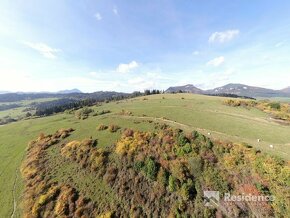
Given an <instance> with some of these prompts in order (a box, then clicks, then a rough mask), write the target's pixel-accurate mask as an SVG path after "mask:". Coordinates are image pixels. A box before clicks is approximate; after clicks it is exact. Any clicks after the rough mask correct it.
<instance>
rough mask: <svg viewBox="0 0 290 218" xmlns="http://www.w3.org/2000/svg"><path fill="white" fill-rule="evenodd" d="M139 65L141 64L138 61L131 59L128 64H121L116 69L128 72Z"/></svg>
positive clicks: (120, 71)
mask: <svg viewBox="0 0 290 218" xmlns="http://www.w3.org/2000/svg"><path fill="white" fill-rule="evenodd" d="M137 67H139V64H138V63H137V62H136V61H131V62H130V63H128V64H119V66H118V67H117V69H116V71H117V72H119V73H128V72H130V71H131V70H133V69H135V68H137Z"/></svg>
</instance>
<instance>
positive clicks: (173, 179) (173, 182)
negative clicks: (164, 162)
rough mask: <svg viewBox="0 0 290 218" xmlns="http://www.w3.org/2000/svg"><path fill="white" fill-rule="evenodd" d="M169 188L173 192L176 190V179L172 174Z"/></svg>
mask: <svg viewBox="0 0 290 218" xmlns="http://www.w3.org/2000/svg"><path fill="white" fill-rule="evenodd" d="M168 189H169V191H171V192H174V191H176V179H175V178H174V177H173V176H172V175H170V176H169V179H168Z"/></svg>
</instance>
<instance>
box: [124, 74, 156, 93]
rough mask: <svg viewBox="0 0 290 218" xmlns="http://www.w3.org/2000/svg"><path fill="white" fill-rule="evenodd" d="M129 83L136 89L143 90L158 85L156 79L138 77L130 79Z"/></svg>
mask: <svg viewBox="0 0 290 218" xmlns="http://www.w3.org/2000/svg"><path fill="white" fill-rule="evenodd" d="M128 84H129V85H131V86H133V87H134V89H136V90H139V91H143V90H145V89H153V88H154V87H155V86H156V81H154V80H148V79H147V78H141V77H136V78H133V79H129V80H128Z"/></svg>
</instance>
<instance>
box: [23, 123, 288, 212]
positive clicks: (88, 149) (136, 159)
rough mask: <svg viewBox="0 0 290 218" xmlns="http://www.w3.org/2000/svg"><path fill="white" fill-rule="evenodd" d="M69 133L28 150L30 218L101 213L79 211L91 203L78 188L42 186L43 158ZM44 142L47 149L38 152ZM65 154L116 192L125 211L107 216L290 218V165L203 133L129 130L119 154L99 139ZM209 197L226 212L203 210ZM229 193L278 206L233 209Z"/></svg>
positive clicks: (65, 148) (71, 145) (75, 144)
mask: <svg viewBox="0 0 290 218" xmlns="http://www.w3.org/2000/svg"><path fill="white" fill-rule="evenodd" d="M64 132H65V130H60V131H58V132H57V133H56V134H55V135H54V136H50V137H47V136H45V135H44V134H42V135H40V137H39V138H38V140H36V141H34V142H32V143H31V145H30V146H29V155H30V156H31V155H32V156H36V157H37V158H34V159H33V161H29V164H25V167H24V168H23V170H22V174H23V176H24V178H25V180H26V181H28V182H27V184H26V185H27V190H29V191H28V192H27V193H28V194H27V195H26V197H25V199H26V202H27V205H28V207H27V208H28V209H27V214H29V215H31V214H30V213H31V211H32V212H33V211H35V212H33V213H35V214H38V215H39V216H44V212H46V213H47V214H49V215H51V216H60V217H62V216H68V214H69V215H71V216H76V217H79V216H81V215H84V216H86V214H88V213H92V214H94V215H95V213H96V212H95V211H96V210H95V208H96V205H95V204H94V202H91V201H90V200H89V199H88V200H87V201H85V202H86V203H84V202H83V203H82V204H80V205H79V203H78V199H84V197H85V196H81V194H80V193H78V192H77V190H74V189H73V187H69V186H63V185H61V184H53V183H46V182H44V183H43V181H42V180H41V177H42V174H41V173H42V172H44V171H43V170H44V169H40V168H39V166H43V165H44V163H45V158H43V157H44V156H43V151H44V150H45V149H46V148H47V147H49V146H51V145H52V144H55V143H57V141H58V140H61V138H62V135H65V134H64ZM39 142H41V143H40V144H41V146H35V145H38V144H39ZM40 144H39V145H40ZM60 154H61V157H63V158H64V159H65V160H67V161H70V162H75V163H78V164H79V166H80V167H81V168H82V169H84V170H86V171H87V172H88V173H94V174H93V175H94V176H96V177H97V178H98V179H102V180H103V181H104V182H105V183H106V184H107V185H108V186H109V187H110V188H111V189H112V190H113V192H114V194H115V195H116V196H118V198H119V199H120V201H121V202H122V204H121V206H120V205H119V206H118V207H117V206H116V207H115V210H114V211H112V213H111V212H109V213H108V214H110V215H112V214H114V215H115V216H117V217H130V216H132V217H134V216H135V217H168V216H173V217H190V216H194V217H215V216H216V217H222V216H223V215H224V216H228V217H238V216H244V217H254V216H256V215H257V214H262V216H264V217H273V216H277V217H286V216H287V215H288V214H289V213H290V201H289V199H288V198H286V197H285V196H287V195H288V194H289V188H288V187H289V185H290V180H289V175H290V168H289V165H287V164H286V163H285V162H284V161H282V160H280V159H277V158H273V157H271V156H268V155H264V154H262V153H260V152H257V151H256V150H255V149H253V148H251V147H250V146H245V145H243V144H232V143H222V142H212V141H211V140H210V139H209V138H207V137H205V136H204V135H202V134H200V133H199V132H197V131H193V132H192V133H190V134H186V133H184V132H183V131H181V130H174V129H172V128H170V127H169V126H167V125H161V126H156V132H155V133H150V132H140V131H134V130H132V129H125V130H124V131H123V133H122V136H121V138H120V139H119V140H118V141H117V142H116V145H115V146H110V147H107V148H99V147H98V145H97V141H96V140H93V139H85V140H83V141H70V142H67V143H65V144H64V145H62V148H61V153H60ZM26 163H27V162H26ZM39 170H40V174H39ZM34 184H37V185H34ZM46 184H49V185H48V186H46ZM31 187H33V191H32V189H31ZM41 190H44V191H41ZM204 190H216V191H219V192H220V194H221V201H220V203H221V205H223V207H226V210H222V209H221V208H219V207H217V208H210V207H209V208H208V207H204V203H203V191H204ZM225 193H234V194H236V195H241V194H243V193H245V194H252V195H274V196H275V201H273V202H262V203H259V204H254V203H251V202H243V201H241V202H231V203H230V204H229V203H227V202H224V201H223V199H222V197H223V196H224V194H225ZM67 196H69V197H67ZM73 196H74V197H73ZM72 198H73V199H76V200H70V199H72ZM65 202H69V203H65ZM109 204H110V202H108V205H109ZM31 205H32V206H31ZM66 205H70V206H66ZM105 206H107V205H105ZM66 207H69V208H70V209H69V210H66V209H65V208H66ZM71 207H72V208H75V209H72V210H71ZM108 207H109V206H108ZM48 208H50V209H51V210H49V211H48ZM109 208H110V207H109ZM116 208H117V209H116ZM28 212H29V213H28ZM101 215H102V216H103V215H106V214H101ZM32 217H33V216H32Z"/></svg>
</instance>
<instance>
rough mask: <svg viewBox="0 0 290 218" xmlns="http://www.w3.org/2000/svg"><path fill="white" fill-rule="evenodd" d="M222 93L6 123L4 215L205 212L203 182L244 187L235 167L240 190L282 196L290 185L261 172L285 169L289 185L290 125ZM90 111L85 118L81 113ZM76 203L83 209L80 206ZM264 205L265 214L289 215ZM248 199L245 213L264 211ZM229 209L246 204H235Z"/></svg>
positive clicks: (1, 167)
mask: <svg viewBox="0 0 290 218" xmlns="http://www.w3.org/2000/svg"><path fill="white" fill-rule="evenodd" d="M225 99H226V98H222V97H214V96H206V95H195V94H185V93H182V94H160V95H150V96H146V97H143V96H141V97H137V98H132V99H124V100H120V101H112V102H109V103H102V104H98V105H95V106H92V107H89V109H91V110H83V109H80V110H78V111H74V110H70V111H66V112H65V113H58V114H55V115H53V116H47V117H41V118H31V119H27V120H21V121H17V122H16V123H11V124H8V125H4V126H1V127H0V154H1V164H0V174H1V180H0V196H1V198H0V203H1V205H2V207H1V208H0V217H9V216H11V214H12V213H13V214H15V216H16V217H20V216H21V214H23V213H25V214H26V215H27V214H28V217H34V216H35V217H36V215H37V214H38V216H43V214H44V213H46V214H50V215H51V216H56V215H58V216H64V214H66V213H68V214H70V215H72V214H74V213H77V214H78V213H79V212H81V211H83V212H82V213H83V215H86V214H87V213H89V214H90V213H91V214H94V215H96V214H97V215H104V214H107V215H112V214H115V216H122V215H123V216H126V217H128V216H130V214H129V212H130V211H131V212H132V214H131V215H135V216H137V217H140V216H142V215H144V214H148V215H150V214H151V215H152V216H153V214H154V211H155V213H156V216H162V214H164V215H168V214H169V213H171V212H172V213H173V214H175V215H176V213H180V214H188V213H200V214H199V215H200V216H203V215H201V214H203V213H204V212H203V211H204V207H203V203H202V196H201V192H202V189H205V188H211V189H214V188H215V189H219V190H224V191H227V190H228V189H229V187H232V189H234V190H236V191H238V188H237V187H236V186H235V185H234V184H233V183H232V182H231V181H230V180H228V178H237V175H239V179H240V180H243V179H245V181H246V180H247V181H251V183H249V186H247V187H243V186H241V187H242V189H241V190H239V191H244V190H249V189H248V188H249V187H250V188H251V189H250V190H256V189H257V188H256V186H255V184H256V183H257V184H258V183H259V185H260V186H259V187H260V189H261V190H263V189H265V190H271V191H272V192H273V193H275V195H277V197H278V198H279V199H281V201H279V205H280V204H284V203H283V202H285V200H286V199H285V198H283V196H281V194H282V195H283V193H285V192H286V189H285V190H284V188H283V186H281V185H280V186H277V185H275V183H274V182H273V180H272V176H274V175H272V174H264V170H268V169H279V172H280V170H281V174H279V177H277V178H279V181H281V182H280V184H284V179H285V178H287V177H285V176H286V175H287V172H288V171H287V168H286V167H285V168H283V167H284V162H283V160H289V157H290V153H289V151H290V149H289V148H290V136H289V131H290V126H289V125H281V124H279V123H277V122H275V120H274V119H270V116H269V115H268V114H266V113H264V112H262V111H260V110H258V109H255V108H253V109H248V108H244V107H229V106H227V105H225V104H223V101H224V100H225ZM84 111H89V112H88V113H89V114H88V116H86V117H79V116H76V115H77V114H79V113H82V112H84ZM128 129H131V130H132V131H131V130H128ZM41 132H42V133H43V134H40V133H41ZM165 136H166V137H165ZM191 136H192V137H191ZM258 139H259V141H258ZM140 140H144V141H140ZM29 142H30V143H29ZM138 142H142V143H138ZM162 142H163V143H162ZM28 143H29V146H27V144H28ZM269 145H273V146H272V147H270V146H269ZM239 154H243V155H239ZM272 155H273V156H274V157H273V158H272ZM190 157H194V158H193V159H192V158H190ZM35 158H36V159H35ZM239 158H245V159H239ZM92 160H93V162H92ZM236 160H239V161H236ZM235 164H236V165H235ZM265 164H266V165H265ZM21 165H22V167H21V173H20V166H21ZM173 166H176V168H175V167H173ZM189 166H191V167H193V168H191V167H189ZM257 166H260V168H257ZM244 169H251V170H253V172H249V171H245V170H244ZM254 170H260V171H257V172H256V171H255V172H254ZM192 172H195V173H192ZM247 173H248V174H247ZM271 173H275V172H274V171H273V172H272V171H271ZM282 173H284V174H282ZM252 175H255V176H252ZM258 175H259V176H258ZM22 178H23V179H22ZM194 178H199V179H194ZM249 178H251V179H249ZM162 181H163V182H162ZM236 181H239V180H236ZM44 184H47V185H44ZM169 184H170V185H169ZM201 184H204V187H203V186H201ZM265 184H266V185H267V186H266V187H264V186H263V185H265ZM237 185H239V183H237ZM31 187H33V189H31ZM142 187H143V188H142ZM24 190H25V195H24V196H23V191H24ZM279 193H280V194H279ZM2 196H6V197H5V198H2ZM22 196H23V197H22ZM100 196H102V198H100ZM162 196H163V197H162ZM29 199H30V200H29ZM55 199H57V201H55ZM130 199H131V200H130ZM155 199H161V200H160V201H159V200H155ZM283 199H284V200H283ZM57 202H59V203H57ZM65 202H67V204H66V203H65ZM194 203H195V204H194ZM21 205H22V206H21ZM23 205H26V206H23ZM33 205H34V206H33ZM66 205H67V206H66ZM76 205H78V207H79V209H80V211H75V210H74V209H73V208H76ZM138 205H143V206H142V207H139V206H138ZM32 206H33V208H34V209H33V210H32V209H31V207H32ZM264 206H265V208H268V209H267V210H264V211H265V213H266V215H269V214H270V215H271V214H273V213H274V212H275V213H277V214H280V215H283V213H284V215H285V213H286V212H283V210H281V211H280V209H279V207H278V206H275V205H274V206H273V208H274V209H273V208H272V207H270V209H269V207H268V206H267V205H264ZM243 207H244V208H246V209H245V210H244V213H247V214H251V213H252V212H255V211H254V210H258V209H259V208H256V207H255V206H254V205H253V206H251V207H248V206H246V205H243ZM281 207H283V206H281ZM284 207H285V208H288V207H286V206H284ZM65 208H69V209H67V210H65ZM158 208H160V210H158ZM171 208H172V210H173V211H171ZM193 208H196V210H195V212H194V210H193ZM198 208H199V209H198ZM231 208H232V210H233V211H240V209H239V207H238V205H232V206H231ZM251 208H252V209H251ZM271 208H272V209H271ZM30 209H31V210H30ZM206 210H208V211H207V212H206V213H210V214H213V213H215V209H206ZM263 213H264V212H263ZM78 215H80V214H78ZM196 215H197V216H198V214H196ZM229 215H233V214H229ZM75 216H77V215H75ZM89 217H90V216H89Z"/></svg>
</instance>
